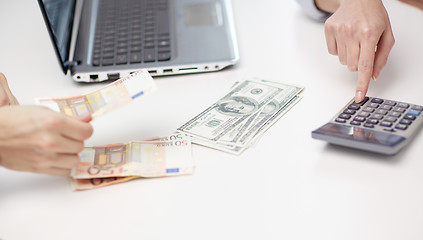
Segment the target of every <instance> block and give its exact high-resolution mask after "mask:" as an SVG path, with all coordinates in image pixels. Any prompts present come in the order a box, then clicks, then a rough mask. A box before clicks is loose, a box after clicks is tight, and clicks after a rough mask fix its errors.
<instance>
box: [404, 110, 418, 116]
mask: <svg viewBox="0 0 423 240" xmlns="http://www.w3.org/2000/svg"><path fill="white" fill-rule="evenodd" d="M407 114H409V115H414V116H416V117H417V116H419V115H420V111H417V110H414V109H410V110H408V113H407Z"/></svg>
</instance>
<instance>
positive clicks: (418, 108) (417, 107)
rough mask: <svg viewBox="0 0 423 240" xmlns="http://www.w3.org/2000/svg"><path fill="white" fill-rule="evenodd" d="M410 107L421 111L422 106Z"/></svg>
mask: <svg viewBox="0 0 423 240" xmlns="http://www.w3.org/2000/svg"><path fill="white" fill-rule="evenodd" d="M411 109H413V110H417V111H420V112H421V111H423V107H422V106H418V105H414V106H413V107H411Z"/></svg>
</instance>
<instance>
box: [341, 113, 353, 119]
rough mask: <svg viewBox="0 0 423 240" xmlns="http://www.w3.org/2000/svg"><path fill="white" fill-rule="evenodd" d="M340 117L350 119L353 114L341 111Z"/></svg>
mask: <svg viewBox="0 0 423 240" xmlns="http://www.w3.org/2000/svg"><path fill="white" fill-rule="evenodd" d="M338 118H342V119H350V118H351V115H350V114H346V113H341V114H340V115H339V116H338Z"/></svg>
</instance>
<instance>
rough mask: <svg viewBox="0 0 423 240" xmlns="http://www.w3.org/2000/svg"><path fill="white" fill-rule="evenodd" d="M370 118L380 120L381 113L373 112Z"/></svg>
mask: <svg viewBox="0 0 423 240" xmlns="http://www.w3.org/2000/svg"><path fill="white" fill-rule="evenodd" d="M370 118H371V119H377V120H381V119H382V118H383V115H381V114H377V113H375V114H372V116H371V117H370Z"/></svg>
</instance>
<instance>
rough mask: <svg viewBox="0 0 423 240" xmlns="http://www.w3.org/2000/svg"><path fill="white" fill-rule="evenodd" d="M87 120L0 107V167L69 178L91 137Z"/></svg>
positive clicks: (40, 110)
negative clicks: (85, 141)
mask: <svg viewBox="0 0 423 240" xmlns="http://www.w3.org/2000/svg"><path fill="white" fill-rule="evenodd" d="M11 120H12V121H11ZM90 120H91V116H89V115H86V116H85V117H84V118H80V119H77V118H72V117H68V116H66V115H63V114H60V113H57V112H54V111H51V110H50V109H47V108H44V107H40V106H8V107H1V108H0V165H2V166H4V167H7V168H9V169H13V170H18V171H28V172H36V173H44V174H51V175H69V173H70V170H71V169H72V168H73V167H74V166H75V165H76V164H77V163H78V153H79V152H80V151H81V150H82V149H83V146H84V140H86V139H88V138H89V137H90V136H91V134H92V133H93V128H92V126H91V125H90V124H89V123H88V122H89V121H90Z"/></svg>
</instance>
